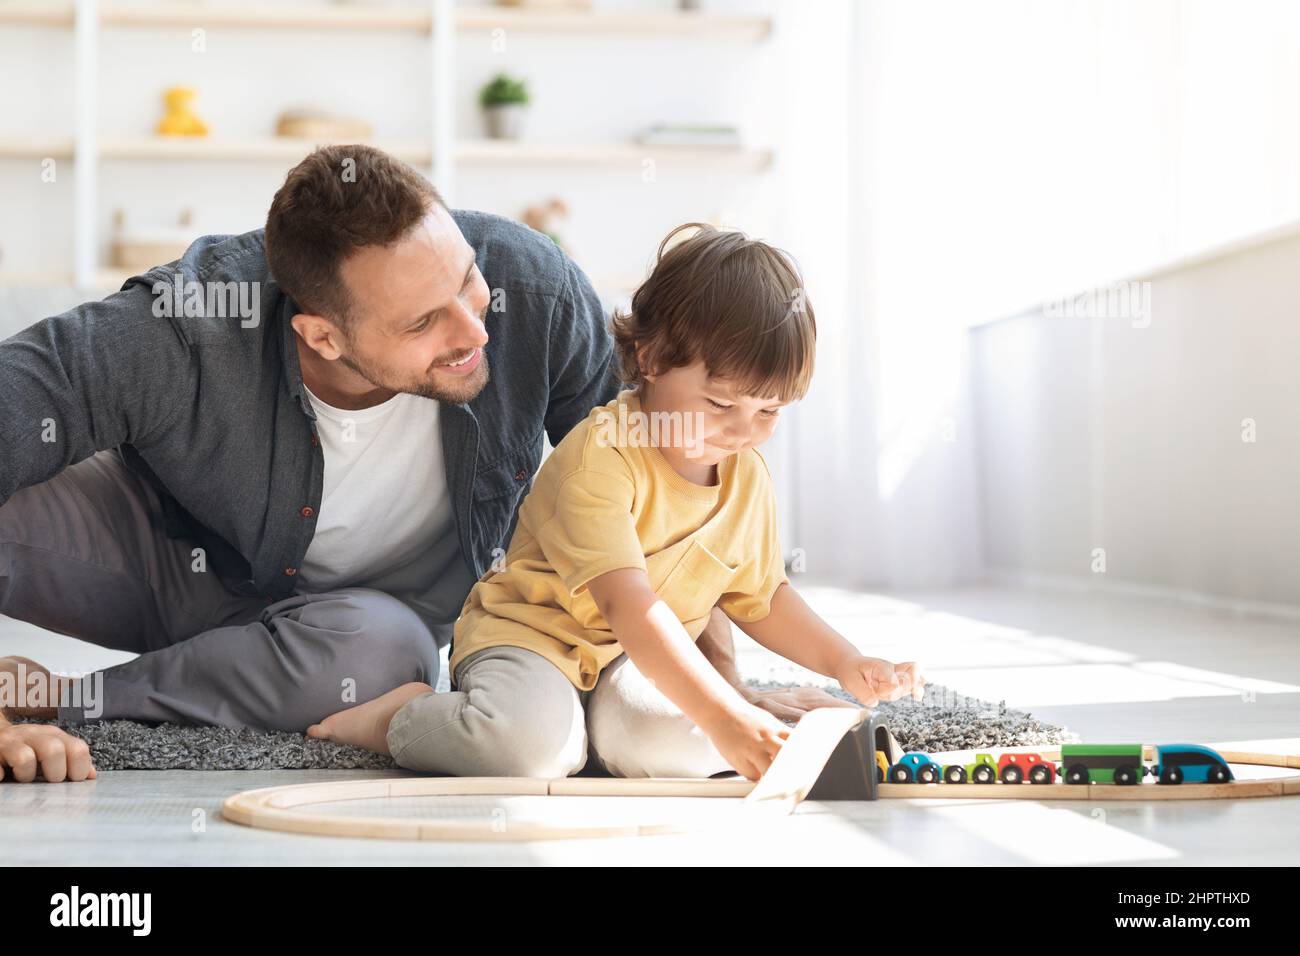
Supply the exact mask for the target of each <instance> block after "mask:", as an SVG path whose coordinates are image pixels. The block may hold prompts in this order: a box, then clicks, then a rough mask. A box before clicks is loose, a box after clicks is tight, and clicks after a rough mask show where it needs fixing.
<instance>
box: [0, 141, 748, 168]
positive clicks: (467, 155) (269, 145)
mask: <svg viewBox="0 0 1300 956" xmlns="http://www.w3.org/2000/svg"><path fill="white" fill-rule="evenodd" d="M316 145H317V144H316V143H315V142H314V141H312V140H300V139H291V138H289V137H274V136H269V137H266V138H263V139H220V138H206V137H205V138H198V137H194V138H190V137H175V138H167V137H163V136H123V137H108V138H104V139H101V140H100V141H99V156H100V158H101V159H104V160H137V161H153V160H161V161H197V162H209V161H215V162H274V163H295V162H297V161H298V160H300V159H302V158H303V157H304V156H306V155H307V154H308V153H310V152H311V151H312V149H313V148H314V147H315V146H316ZM374 145H375V146H378V147H379V148H380V149H383V150H385V151H386V152H389V153H392V154H393V155H394V156H397V157H399V158H400V159H402V160H405V161H406V162H408V163H411V164H412V165H417V166H427V165H428V164H429V163H430V162H431V160H432V153H433V151H432V149H431V148H430V147H429V146H427V145H425V144H424V143H422V142H383V141H381V142H376V143H374ZM72 155H73V144H72V138H71V137H66V138H59V137H47V138H40V137H7V138H0V158H22V159H29V158H42V157H45V156H53V157H56V158H71V157H72ZM455 156H456V162H457V163H460V164H463V165H464V166H466V167H468V168H473V167H476V166H504V165H544V166H551V165H557V166H558V165H568V166H622V165H628V166H634V165H638V164H640V163H641V162H642V161H643V160H645V159H654V160H655V161H656V162H675V163H684V164H691V165H701V166H708V165H722V166H727V167H729V168H733V169H747V170H763V169H766V168H768V167H769V166H770V165H771V164H772V153H771V151H769V150H761V149H737V148H733V147H726V146H641V145H639V144H637V143H587V144H583V143H555V144H551V143H531V142H528V141H526V140H525V141H513V140H463V141H461V142H459V143H457V144H456V149H455Z"/></svg>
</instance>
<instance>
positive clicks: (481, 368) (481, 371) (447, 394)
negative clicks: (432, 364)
mask: <svg viewBox="0 0 1300 956" xmlns="http://www.w3.org/2000/svg"><path fill="white" fill-rule="evenodd" d="M348 344H349V345H352V343H351V342H349V343H348ZM339 361H340V362H342V363H343V364H344V365H346V366H347V367H348V368H350V369H352V371H354V372H356V373H357V374H358V375H360V376H361V377H362V378H364V379H365V380H366V381H367V382H369V383H370V384H371V385H374V386H376V387H377V388H387V389H391V390H392V391H394V392H405V393H407V394H408V395H419V396H420V397H421V398H428V399H432V400H433V401H435V402H448V403H450V404H452V405H460V404H462V403H464V402H468V401H469V400H470V399H472V398H474V397H475V396H476V395H478V393H479V392H481V391H483V389H484V387H485V386H486V385H487V383H488V357H487V351H486V350H483V351H482V354H480V355H479V357H478V366H477V367H476V368H475V369H474V371H473V372H471V373H470V374H469V375H468V376H467V377H465V378H453V377H452V376H450V375H448V376H446V377H445V380H444V381H443V382H439V381H436V380H435V379H433V378H432V377H430V378H423V379H416V380H415V381H401V380H399V379H397V378H395V377H394V376H393V375H392V374H391V373H390V372H389V371H388V370H387V369H385V368H381V367H379V366H377V365H372V364H371V363H370V362H369V361H367V360H365V359H363V358H361V357H360V356H359V355H358V354H357V353H356V352H353V353H351V354H348V353H346V352H344V353H341V354H340V355H339Z"/></svg>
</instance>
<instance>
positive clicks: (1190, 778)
mask: <svg viewBox="0 0 1300 956" xmlns="http://www.w3.org/2000/svg"><path fill="white" fill-rule="evenodd" d="M1155 752H1156V754H1155V756H1156V765H1155V767H1154V769H1153V770H1151V774H1152V775H1153V776H1154V777H1155V778H1156V779H1157V780H1158V781H1160V782H1161V783H1168V784H1175V783H1227V782H1228V781H1229V780H1232V779H1233V776H1232V771H1231V770H1229V769H1228V761H1226V760H1224V759H1223V757H1222V756H1221V755H1220V754H1218V753H1217V752H1216V751H1214V750H1211V749H1210V748H1209V747H1202V746H1201V745H1200V744H1160V745H1159V746H1157V747H1156V748H1155Z"/></svg>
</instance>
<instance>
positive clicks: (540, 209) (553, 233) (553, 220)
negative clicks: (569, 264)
mask: <svg viewBox="0 0 1300 956" xmlns="http://www.w3.org/2000/svg"><path fill="white" fill-rule="evenodd" d="M519 218H520V221H521V222H523V224H524V225H525V226H529V227H530V228H533V229H536V230H537V231H538V232H540V233H541V234H542V235H544V236H547V237H549V238H550V240H551V241H552V242H554V243H555V244H556V245H557V246H559V247H560V248H561V249H563V250H564V251H565V252H566V253H567V254H568V255H569V257H570V258H573V250H572V249H570V248H569V246H568V245H567V244H566V243H565V242H564V240H563V239H562V238H560V233H559V229H560V228H561V227H562V226H563V224H564V221H565V220H566V219H568V218H569V206H568V203H566V202H565V201H564V200H563V199H560V198H559V197H558V196H556V197H554V198H552V199H548V200H546V202H543V203H539V204H538V205H536V206H529V207H528V208H527V209H525V210H524V214H523V215H522V216H520V217H519Z"/></svg>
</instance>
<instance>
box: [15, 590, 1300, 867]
mask: <svg viewBox="0 0 1300 956" xmlns="http://www.w3.org/2000/svg"><path fill="white" fill-rule="evenodd" d="M801 590H802V592H803V593H804V594H805V596H807V597H808V598H809V599H810V600H811V601H812V603H813V604H814V606H815V607H817V608H818V609H819V610H820V611H821V612H822V613H823V614H824V615H825V616H826V617H827V618H828V619H829V620H830V621H831V622H832V623H833V624H834V625H835V626H836V627H838V628H839V629H840V630H841V631H842V632H843V633H844V634H846V635H847V636H849V637H850V638H851V639H852V640H854V641H855V643H857V644H858V645H859V646H860V647H862V648H863V649H864V650H866V651H867V652H868V653H872V654H875V655H877V656H882V657H887V658H889V659H891V660H912V659H914V660H917V661H920V662H921V663H922V665H923V667H924V668H925V669H926V672H927V674H928V675H929V677H930V678H931V679H932V680H933V681H936V682H938V683H942V684H944V685H947V686H949V687H951V688H954V689H956V690H959V691H961V692H962V693H966V694H970V695H971V696H975V697H981V698H984V699H991V700H995V701H996V700H1005V701H1006V703H1007V704H1008V706H1013V707H1019V708H1024V709H1027V710H1030V711H1032V712H1033V713H1035V714H1036V715H1038V716H1040V717H1042V718H1044V719H1048V720H1052V721H1054V722H1057V723H1062V724H1065V725H1066V726H1068V727H1069V728H1070V729H1072V730H1075V731H1077V732H1078V733H1079V734H1081V735H1082V737H1083V739H1084V740H1085V741H1089V742H1107V741H1128V742H1143V743H1171V742H1179V741H1189V742H1197V743H1206V744H1210V745H1214V744H1225V743H1232V744H1233V745H1234V747H1236V748H1237V749H1250V748H1252V747H1257V748H1258V749H1270V750H1277V751H1279V752H1288V751H1289V752H1291V753H1300V623H1297V622H1291V621H1278V620H1273V619H1267V618H1254V617H1240V616H1234V615H1229V614H1223V613H1219V612H1215V611H1210V610H1206V609H1203V608H1197V607H1192V606H1186V605H1179V604H1169V603H1163V602H1155V601H1150V600H1144V599H1136V598H1118V597H1113V596H1099V595H1089V594H1081V593H1074V592H1036V591H1028V590H1022V589H1014V588H1002V587H979V588H971V589H963V590H953V591H943V592H934V593H925V594H908V595H902V596H889V597H886V596H880V595H868V594H853V593H847V592H841V591H835V590H831V589H820V588H803V589H801ZM737 637H738V639H739V640H740V641H742V642H744V643H743V644H742V645H741V657H742V668H743V670H744V672H745V673H746V675H747V676H756V677H761V676H763V674H764V669H765V667H766V666H767V665H768V663H769V662H770V661H771V660H772V659H773V658H772V657H771V655H770V654H769V653H768V652H767V651H765V650H763V649H762V648H759V647H757V646H756V645H753V644H751V643H749V642H747V641H746V639H745V638H744V637H743V635H740V634H739V633H738V632H737ZM11 653H18V654H25V655H26V656H29V657H32V658H34V659H36V660H39V661H41V662H42V663H45V664H48V665H50V666H54V667H56V668H64V669H70V670H85V669H88V668H93V667H102V666H105V665H107V664H111V663H113V662H115V661H117V660H120V659H122V656H121V655H113V654H107V655H105V653H104V652H102V651H99V650H98V649H92V648H88V647H87V646H86V645H84V644H81V643H80V642H76V641H71V640H69V639H67V638H62V637H58V636H56V635H50V634H47V633H44V632H40V631H36V630H35V629H32V628H29V627H26V626H25V625H21V624H18V623H17V622H12V621H7V620H4V619H0V654H11ZM1237 769H1238V774H1239V776H1249V775H1251V774H1252V770H1251V768H1237ZM1282 772H1283V771H1271V770H1270V771H1263V772H1259V771H1255V772H1254V773H1256V774H1259V775H1274V774H1280V773H1282ZM382 775H383V774H376V773H375V772H373V771H358V772H348V771H315V772H303V771H232V772H227V773H196V772H188V771H166V772H160V771H120V772H116V773H104V774H102V775H101V776H100V777H99V779H97V780H95V781H87V782H83V783H78V784H60V785H45V784H38V785H15V784H0V864H12V865H32V864H42V863H46V864H48V863H60V864H69V863H87V864H95V863H98V864H105V863H113V864H123V863H157V864H188V863H199V864H223V865H224V864H237V865H246V864H250V863H251V864H256V863H261V862H265V863H279V864H283V863H319V864H326V865H329V864H346V865H356V864H364V863H455V862H467V863H607V864H626V863H632V864H639V863H651V864H653V863H681V862H690V861H696V862H701V863H712V862H719V861H733V862H738V863H763V864H782V863H841V864H843V863H861V864H872V865H882V864H884V865H909V864H944V863H954V864H979V863H984V864H1015V863H1031V864H1043V863H1063V864H1089V863H1106V864H1116V863H1118V864H1132V865H1153V864H1154V865H1170V864H1172V865H1180V864H1222V865H1232V864H1239V865H1243V864H1244V865H1250V864H1256V865H1258V864H1294V863H1296V862H1297V854H1296V852H1295V851H1294V850H1291V849H1290V848H1291V847H1295V846H1298V845H1300V797H1282V798H1266V799H1250V800H1234V801H1226V800H1194V801H1178V802H1132V803H1130V802H1125V803H1100V802H1091V803H1089V802H1074V801H1071V802H1061V801H1041V802H1040V801H1022V800H1014V801H1013V800H1007V801H987V800H966V801H961V800H955V801H954V800H880V801H877V802H875V803H865V802H864V803H830V802H827V803H813V802H807V803H804V804H803V805H801V806H800V807H799V808H798V810H797V811H796V812H795V813H794V814H793V815H792V816H791V817H788V818H783V819H780V820H778V821H775V822H772V821H768V822H764V823H761V824H759V823H747V824H741V825H736V824H735V823H731V825H729V826H727V827H719V828H718V829H717V830H716V831H715V832H702V833H692V834H687V835H681V836H656V837H643V838H639V839H619V840H598V841H554V842H547V843H531V844H509V843H491V844H468V843H467V844H432V843H428V844H424V843H415V842H411V843H405V842H396V841H371V840H344V839H338V838H330V837H312V836H297V835H290V834H278V833H270V832H262V831H255V830H250V829H246V828H244V827H241V826H238V825H234V824H231V823H228V822H226V821H224V820H222V819H221V817H220V812H219V811H220V805H221V802H222V800H223V799H224V798H225V797H227V796H229V795H230V794H232V793H235V792H238V791H239V790H244V789H249V788H253V787H264V786H271V785H274V784H280V783H305V782H311V781H316V780H339V779H363V778H366V777H375V776H382ZM391 775H402V774H400V772H394V773H393V774H391ZM552 799H555V798H552ZM658 803H661V804H663V806H662V808H658V807H656V806H654V805H651V806H650V808H648V809H647V808H646V807H645V806H637V807H634V806H633V805H632V804H630V803H628V802H627V800H626V799H623V800H620V799H618V798H613V799H590V798H587V799H583V800H582V801H581V803H580V804H577V805H575V804H573V803H572V802H570V801H568V800H565V801H564V802H563V803H562V804H554V803H551V804H546V803H544V802H541V801H538V800H518V801H513V802H511V803H510V805H509V807H507V813H508V814H509V815H510V816H511V818H518V819H523V818H526V819H537V818H540V816H541V815H543V814H558V815H561V816H563V817H566V818H567V817H569V816H570V815H577V816H581V817H582V818H584V819H602V820H606V819H607V820H609V821H611V822H613V821H620V820H624V819H628V818H629V816H636V815H637V814H641V815H644V814H647V813H652V814H654V815H655V819H664V820H675V819H679V818H685V819H689V820H692V821H696V822H699V821H705V822H707V821H708V820H710V819H714V818H716V817H717V815H718V814H719V813H721V812H724V811H725V810H726V808H725V807H723V806H722V805H721V804H720V803H715V802H710V801H705V802H703V803H701V802H696V801H686V802H683V801H659V802H658ZM499 804H500V801H499V800H495V798H494V803H493V807H495V806H496V805H499ZM338 809H339V812H344V811H347V812H368V813H373V812H375V811H374V808H373V807H369V808H363V807H355V806H354V807H352V808H344V807H340V808H338ZM408 809H409V808H408ZM489 809H490V808H489V807H488V806H487V805H486V804H485V803H484V800H483V799H479V800H477V801H475V800H462V801H459V802H456V803H452V804H446V805H445V809H444V812H448V813H457V814H471V813H473V814H478V813H484V812H487V811H488V810H489ZM642 818H643V816H642ZM727 820H728V821H731V820H732V818H731V817H730V815H728V817H727Z"/></svg>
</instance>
